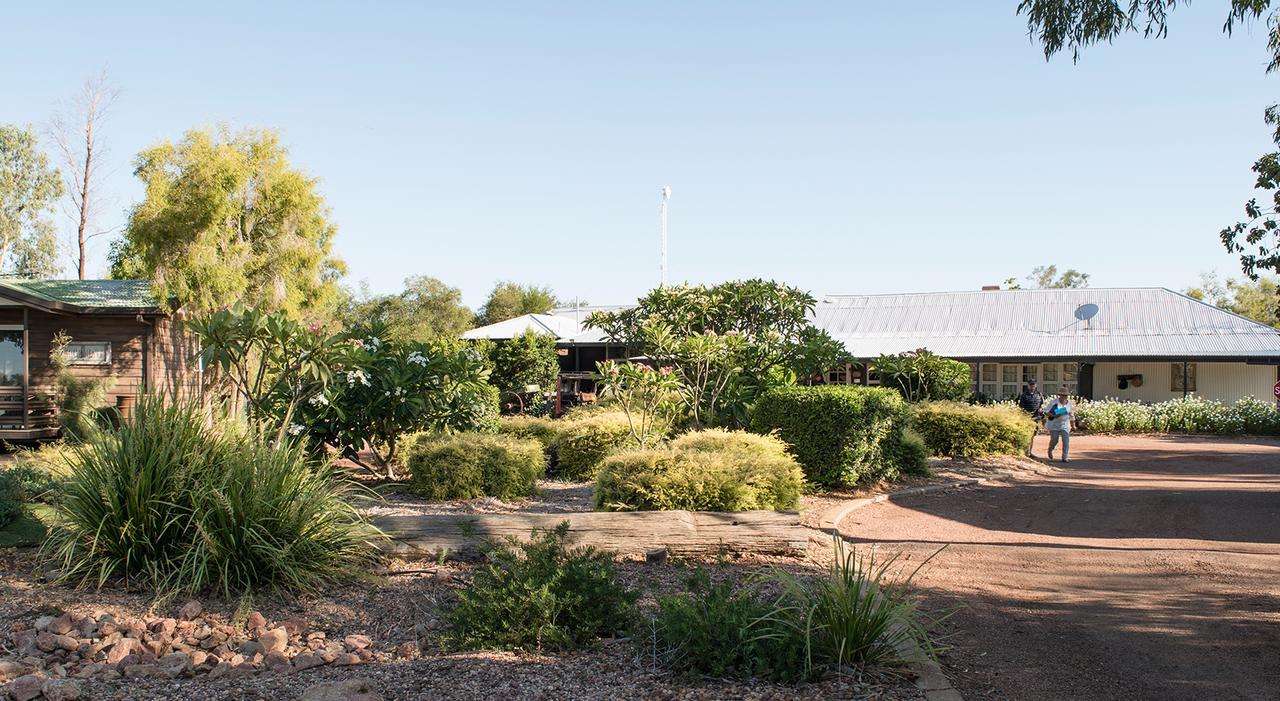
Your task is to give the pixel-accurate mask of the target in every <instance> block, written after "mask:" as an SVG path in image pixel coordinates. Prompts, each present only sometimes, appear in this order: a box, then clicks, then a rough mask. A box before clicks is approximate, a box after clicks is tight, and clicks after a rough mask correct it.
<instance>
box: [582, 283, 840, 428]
mask: <svg viewBox="0 0 1280 701" xmlns="http://www.w3.org/2000/svg"><path fill="white" fill-rule="evenodd" d="M815 304H816V300H814V298H813V296H812V295H810V294H809V293H807V292H804V291H803V290H799V289H797V288H794V287H789V286H787V285H782V284H779V283H776V282H773V281H768V280H744V281H734V282H725V283H721V284H719V285H711V286H707V285H698V286H690V285H678V286H672V287H659V288H657V289H655V290H652V291H650V292H649V294H647V295H646V296H644V297H643V298H641V299H640V300H639V303H638V304H637V305H636V306H635V307H632V308H629V309H623V310H619V311H616V312H597V313H594V314H592V315H591V316H589V317H588V318H587V323H588V324H589V325H591V326H593V327H596V328H599V329H601V330H603V331H604V332H605V334H606V335H607V336H608V337H609V338H610V339H612V340H615V341H619V342H625V343H627V344H628V346H630V347H631V350H632V351H633V353H634V354H641V353H642V354H644V355H646V356H648V357H649V358H651V359H652V360H653V362H654V365H655V366H657V367H669V368H671V369H672V371H673V372H674V373H675V374H676V376H677V377H678V378H679V379H680V382H681V383H682V385H683V387H684V400H685V404H686V406H687V407H688V411H689V414H690V417H691V419H692V422H693V425H694V426H695V427H702V426H707V425H731V424H732V425H739V426H741V425H745V423H746V421H747V413H748V411H749V409H750V406H751V404H752V403H753V402H754V401H755V399H756V398H757V397H758V396H759V395H760V394H761V393H762V392H764V391H765V390H767V389H768V388H770V387H774V386H778V385H785V384H788V383H791V382H794V381H795V379H796V377H797V376H798V375H800V374H803V375H804V376H808V375H810V374H813V373H814V372H819V371H821V370H824V369H826V367H830V366H831V365H833V364H834V363H835V362H836V361H838V360H839V359H840V358H841V356H843V355H844V351H843V348H842V346H841V345H840V344H839V343H837V342H836V341H835V340H833V339H832V338H831V337H830V336H828V335H827V334H826V333H825V332H823V331H821V330H819V329H816V328H814V326H813V325H812V323H811V322H810V321H809V318H808V317H809V314H810V313H811V312H812V311H813V309H814V305H815Z"/></svg>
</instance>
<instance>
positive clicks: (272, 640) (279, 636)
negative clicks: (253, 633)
mask: <svg viewBox="0 0 1280 701" xmlns="http://www.w3.org/2000/svg"><path fill="white" fill-rule="evenodd" d="M258 642H259V643H261V644H262V648H263V649H264V650H266V651H267V652H280V651H281V650H284V646H285V645H287V644H288V643H289V631H287V630H285V629H284V628H283V627H279V628H272V629H271V630H268V631H266V632H265V633H263V634H262V635H259V636H258Z"/></svg>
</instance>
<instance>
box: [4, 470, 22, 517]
mask: <svg viewBox="0 0 1280 701" xmlns="http://www.w3.org/2000/svg"><path fill="white" fill-rule="evenodd" d="M26 501H27V492H26V490H25V489H23V486H22V482H20V481H19V479H18V477H17V476H16V475H13V474H11V471H10V470H5V471H3V472H0V527H4V526H7V525H9V524H10V523H13V522H14V521H16V520H17V519H18V517H19V516H21V515H22V509H23V506H24V505H25V504H26Z"/></svg>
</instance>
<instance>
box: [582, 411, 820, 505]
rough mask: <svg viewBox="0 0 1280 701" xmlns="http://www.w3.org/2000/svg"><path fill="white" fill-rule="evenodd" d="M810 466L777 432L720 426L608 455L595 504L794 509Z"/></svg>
mask: <svg viewBox="0 0 1280 701" xmlns="http://www.w3.org/2000/svg"><path fill="white" fill-rule="evenodd" d="M803 491H804V472H803V470H801V469H800V465H799V464H798V463H796V461H795V459H794V458H792V457H791V456H790V455H788V454H787V447H786V445H785V444H784V443H783V442H782V441H780V440H778V439H777V438H774V437H773V436H758V435H754V434H750V433H745V432H741V431H723V430H718V429H713V430H707V431H696V432H693V433H687V434H685V435H683V436H681V437H679V438H677V439H675V440H673V441H672V442H671V443H670V445H669V447H667V448H657V449H650V450H633V451H628V452H624V453H617V454H615V455H611V456H609V457H607V458H605V459H604V461H603V464H602V466H601V469H600V475H599V477H598V478H597V480H596V491H595V506H596V508H597V509H599V510H602V511H665V510H671V509H687V510H690V511H748V510H751V509H774V510H779V511H782V510H787V509H794V508H796V506H797V505H798V504H799V501H800V494H801V492H803Z"/></svg>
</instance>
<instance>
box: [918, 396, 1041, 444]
mask: <svg viewBox="0 0 1280 701" xmlns="http://www.w3.org/2000/svg"><path fill="white" fill-rule="evenodd" d="M911 427H912V429H913V430H915V432H916V433H918V434H920V436H921V437H922V438H923V439H924V442H925V445H927V446H929V450H930V452H932V453H933V454H934V455H944V456H947V457H955V458H970V457H976V456H979V455H1018V454H1022V453H1025V452H1027V449H1028V448H1029V447H1030V445H1031V434H1032V432H1033V431H1034V430H1035V422H1034V421H1032V419H1031V417H1030V416H1028V415H1027V414H1026V412H1023V411H1022V410H1020V409H1014V408H1010V407H1006V406H979V405H973V404H961V403H959V402H929V403H925V404H918V405H916V406H915V407H914V409H913V410H912V415H911Z"/></svg>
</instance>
